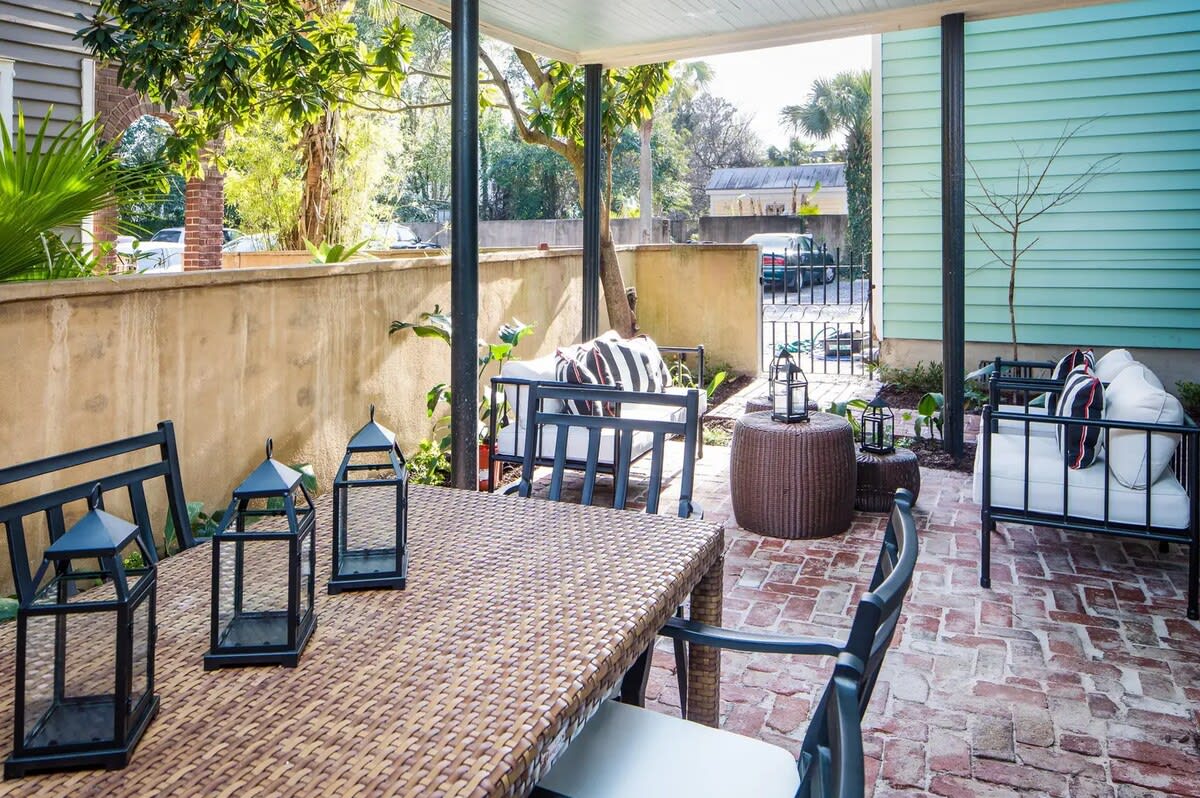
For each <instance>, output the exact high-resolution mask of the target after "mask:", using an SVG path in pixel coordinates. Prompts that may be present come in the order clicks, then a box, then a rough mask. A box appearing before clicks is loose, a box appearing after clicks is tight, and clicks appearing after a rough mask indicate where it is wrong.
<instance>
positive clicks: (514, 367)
mask: <svg viewBox="0 0 1200 798" xmlns="http://www.w3.org/2000/svg"><path fill="white" fill-rule="evenodd" d="M598 341H602V342H614V341H622V339H620V338H619V336H618V335H617V333H615V332H611V331H610V332H607V333H605V334H603V335H601V336H598V337H597V338H596V339H593V340H592V341H587V342H584V343H582V344H576V345H574V346H570V347H562V348H560V349H559V350H557V351H556V352H554V353H552V354H550V355H546V356H544V357H539V358H536V359H533V360H510V361H508V362H506V363H505V364H504V366H503V367H502V368H501V372H500V375H499V376H497V377H493V378H492V383H491V397H490V399H491V406H492V407H493V408H498V410H497V412H494V413H491V414H490V415H491V418H490V421H489V428H488V441H489V442H490V443H489V446H490V450H491V452H490V454H491V461H492V462H493V463H496V462H500V463H512V464H515V465H520V464H521V463H522V461H523V459H524V456H525V438H526V435H527V434H528V432H529V429H530V424H529V419H530V417H531V415H532V414H531V412H530V409H529V408H530V403H529V389H530V387H531V386H532V385H534V384H535V383H539V384H549V385H554V386H556V387H557V388H560V389H561V388H563V387H565V386H568V385H570V383H568V382H567V381H566V380H565V379H564V378H563V377H564V373H563V364H564V359H565V360H568V361H574V360H576V359H578V358H580V357H581V356H588V355H590V356H591V357H593V358H595V357H596V355H595V346H596V343H597V342H598ZM630 341H632V342H633V343H634V344H635V345H636V347H637V350H638V351H639V352H641V353H643V354H644V355H645V360H646V362H645V363H644V364H643V365H644V366H645V367H646V368H648V369H650V370H651V371H654V372H655V375H656V378H657V383H656V385H653V386H651V387H650V389H649V390H645V389H646V388H647V386H646V385H645V384H637V385H633V386H631V385H630V380H631V379H632V381H633V382H639V383H641V380H640V378H639V376H636V375H635V376H633V377H632V378H631V375H630V374H629V372H628V371H627V370H626V369H625V367H624V366H622V367H621V369H620V371H619V373H613V371H614V370H613V369H608V370H607V373H606V374H604V375H593V376H595V377H597V378H599V379H601V380H602V381H601V382H597V383H593V384H591V385H590V386H588V387H593V388H594V387H602V386H606V387H608V388H609V389H610V390H612V391H619V392H620V393H621V397H620V401H619V402H613V403H611V405H609V406H605V408H604V409H603V410H600V408H597V412H613V413H615V414H619V415H621V416H624V417H630V416H631V415H633V416H636V417H638V418H643V419H649V420H663V421H673V422H682V421H685V420H687V418H688V415H689V404H690V403H693V402H694V403H697V404H698V408H699V412H698V413H697V415H696V418H697V419H700V418H703V416H704V413H705V411H706V410H707V407H708V404H707V399H708V397H707V394H706V393H705V391H704V390H701V389H699V388H696V387H690V386H686V387H685V386H680V385H674V384H667V383H669V382H670V377H674V376H678V375H679V374H681V373H688V374H695V375H696V376H695V380H696V381H697V382H698V381H699V380H700V379H701V376H700V375H702V374H703V373H704V347H703V345H700V346H693V347H674V346H661V347H660V346H657V345H656V344H654V342H653V341H651V340H650V339H649V338H645V337H639V338H637V339H630ZM626 343H629V341H626ZM610 351H611V347H610ZM662 355H668V356H673V357H674V358H676V359H677V361H678V362H680V363H683V364H684V365H685V366H687V368H688V369H691V368H692V367H694V371H690V370H689V371H686V372H685V371H683V370H681V369H678V368H675V369H669V367H668V366H667V364H666V363H665V361H664V360H663V358H662ZM689 361H690V365H688V363H689ZM599 368H600V369H604V366H603V365H601V366H599ZM668 370H669V371H670V374H668ZM622 378H624V379H622ZM633 388H636V389H638V390H634V389H633ZM649 393H653V394H655V395H654V397H653V400H652V401H653V403H650V402H649V401H647V402H646V403H638V402H637V396H638V394H649ZM590 395H594V392H592V393H590V394H589V396H590ZM559 396H564V393H563V392H562V391H561V390H559V391H556V392H555V396H554V397H546V398H542V399H540V400H539V401H540V402H541V403H542V406H541V410H542V411H543V412H546V413H560V412H564V411H565V412H573V411H574V410H576V409H577V408H576V407H568V406H567V405H569V404H571V402H570V400H567V401H564V400H562V399H559V398H557V397H559ZM693 397H694V398H693ZM592 404H595V403H592ZM696 423H697V424H698V421H697V422H696ZM557 429H558V428H557V427H544V428H542V429H541V430H539V431H538V435H539V441H538V445H537V451H536V454H537V461H536V464H537V465H539V466H541V465H552V464H553V462H554V454H555V443H556V440H557V437H556V436H557ZM698 433H699V430H697V453H698V456H699V457H703V455H704V444H703V436H702V435H699V434H698ZM567 434H568V438H567V447H566V464H567V468H569V469H573V470H579V471H582V470H585V469H586V468H587V461H588V435H587V430H585V429H582V428H571V429H570V430H569V431H568V433H567ZM652 445H653V435H652V434H650V433H648V432H635V433H634V435H633V452H632V454H633V459H634V460H637V459H639V458H641V457H643V456H644V455H645V454H646V453H647V452H649V451H650V449H651V447H652ZM615 454H616V432H615V430H614V429H611V428H610V429H605V430H604V431H603V433H602V435H601V440H600V449H599V459H598V463H597V468H598V470H599V471H600V472H601V473H610V474H611V473H612V472H613V463H614V462H615V459H616V458H615Z"/></svg>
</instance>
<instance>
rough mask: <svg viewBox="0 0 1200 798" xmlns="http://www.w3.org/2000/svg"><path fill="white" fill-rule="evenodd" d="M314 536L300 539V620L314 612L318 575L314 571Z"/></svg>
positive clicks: (305, 536)
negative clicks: (313, 602)
mask: <svg viewBox="0 0 1200 798" xmlns="http://www.w3.org/2000/svg"><path fill="white" fill-rule="evenodd" d="M312 545H313V536H312V534H311V533H306V534H305V535H304V537H302V538H300V584H299V589H300V605H299V606H300V618H299V619H297V620H302V619H303V618H304V616H305V615H308V613H309V612H311V611H312V599H313V591H314V590H315V584H316V582H315V580H316V575H315V574H314V573H313V569H312Z"/></svg>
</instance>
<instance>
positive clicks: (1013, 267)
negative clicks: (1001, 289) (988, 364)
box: [1008, 222, 1021, 360]
mask: <svg viewBox="0 0 1200 798" xmlns="http://www.w3.org/2000/svg"><path fill="white" fill-rule="evenodd" d="M1020 231H1021V223H1020V222H1017V223H1016V225H1015V226H1014V227H1013V234H1012V260H1011V261H1010V262H1009V268H1008V324H1009V328H1010V331H1011V332H1012V345H1013V360H1020V359H1021V355H1020V352H1019V351H1018V349H1017V304H1016V302H1017V259H1018V258H1020V257H1021V255H1020V253H1019V252H1017V236H1018V235H1019V234H1020Z"/></svg>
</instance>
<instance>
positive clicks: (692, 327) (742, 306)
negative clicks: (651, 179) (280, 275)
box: [621, 244, 762, 374]
mask: <svg viewBox="0 0 1200 798" xmlns="http://www.w3.org/2000/svg"><path fill="white" fill-rule="evenodd" d="M621 258H622V260H623V261H632V263H631V266H632V268H633V273H634V275H635V282H636V285H637V290H638V304H637V317H638V325H639V326H640V327H641V329H642V331H643V332H645V333H646V334H647V335H649V336H650V337H652V338H654V340H655V341H657V342H659V343H660V344H664V345H670V346H689V345H694V344H700V343H702V344H704V347H705V356H706V357H707V358H708V359H709V362H710V363H713V364H726V365H728V366H729V367H731V368H732V369H733V370H734V371H736V372H739V373H742V374H756V373H757V372H758V367H759V362H758V358H759V351H760V350H759V337H760V334H761V331H762V324H761V323H760V322H759V310H760V308H759V302H760V299H759V294H758V276H759V265H758V258H759V255H758V247H755V246H746V245H744V244H693V245H679V246H671V245H656V246H644V247H637V248H636V249H631V250H626V251H623V252H622V253H621ZM626 268H627V269H628V267H626Z"/></svg>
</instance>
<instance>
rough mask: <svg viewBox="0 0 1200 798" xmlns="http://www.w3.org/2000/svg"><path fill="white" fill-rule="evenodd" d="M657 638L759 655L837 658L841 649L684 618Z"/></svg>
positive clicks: (817, 639) (833, 642)
mask: <svg viewBox="0 0 1200 798" xmlns="http://www.w3.org/2000/svg"><path fill="white" fill-rule="evenodd" d="M659 634H661V635H664V636H666V637H670V638H671V639H673V640H684V641H686V642H688V643H695V644H697V645H701V646H712V647H713V648H727V649H730V650H731V651H751V652H757V653H761V654H811V655H814V656H828V657H836V656H837V655H838V654H840V653H842V650H843V645H842V644H841V643H839V642H838V641H836V640H826V639H823V638H820V637H784V636H781V635H767V634H757V633H755V632H743V631H740V630H734V629H725V628H722V627H720V626H709V625H708V624H703V623H697V622H696V621H689V620H685V619H683V618H672V619H671V620H669V621H667V625H666V626H664V627H663V628H662V629H661V630H659Z"/></svg>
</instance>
